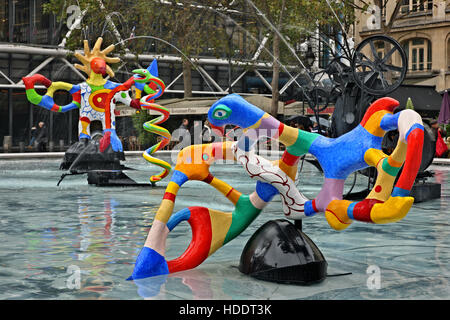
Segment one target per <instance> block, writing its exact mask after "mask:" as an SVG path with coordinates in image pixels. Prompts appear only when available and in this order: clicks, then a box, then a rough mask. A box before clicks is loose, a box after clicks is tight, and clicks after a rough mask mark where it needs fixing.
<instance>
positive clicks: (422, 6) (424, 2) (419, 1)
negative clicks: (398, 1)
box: [400, 0, 433, 14]
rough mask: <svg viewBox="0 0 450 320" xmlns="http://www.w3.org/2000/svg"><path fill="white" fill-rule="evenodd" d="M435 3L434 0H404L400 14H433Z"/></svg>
mask: <svg viewBox="0 0 450 320" xmlns="http://www.w3.org/2000/svg"><path fill="white" fill-rule="evenodd" d="M432 11H433V1H432V0H402V6H401V7H400V12H401V13H402V14H405V13H410V12H411V13H414V12H432Z"/></svg>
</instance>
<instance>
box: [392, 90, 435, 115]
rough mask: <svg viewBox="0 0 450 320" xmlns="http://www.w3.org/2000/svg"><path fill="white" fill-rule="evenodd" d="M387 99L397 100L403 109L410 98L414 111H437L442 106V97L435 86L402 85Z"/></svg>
mask: <svg viewBox="0 0 450 320" xmlns="http://www.w3.org/2000/svg"><path fill="white" fill-rule="evenodd" d="M388 97H391V98H394V99H396V100H398V101H399V102H400V106H401V107H405V106H406V101H408V98H411V100H412V103H413V105H414V110H416V111H439V110H440V109H441V104H442V96H441V95H440V94H439V93H438V92H437V91H436V87H435V86H425V85H412V84H402V85H401V86H400V87H398V88H397V89H396V90H395V91H393V92H391V93H390V94H388Z"/></svg>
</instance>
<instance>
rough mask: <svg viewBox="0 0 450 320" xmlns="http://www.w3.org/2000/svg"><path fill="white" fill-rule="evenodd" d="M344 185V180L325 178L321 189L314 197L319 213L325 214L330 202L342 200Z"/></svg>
mask: <svg viewBox="0 0 450 320" xmlns="http://www.w3.org/2000/svg"><path fill="white" fill-rule="evenodd" d="M344 183H345V180H344V179H330V178H325V181H324V183H323V186H322V189H321V190H320V192H319V194H318V195H317V197H316V208H317V210H318V211H319V212H325V209H326V208H327V206H328V204H329V203H330V202H331V201H332V200H342V193H343V192H344Z"/></svg>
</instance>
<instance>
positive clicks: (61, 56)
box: [0, 37, 301, 95]
mask: <svg viewBox="0 0 450 320" xmlns="http://www.w3.org/2000/svg"><path fill="white" fill-rule="evenodd" d="M63 42H64V41H63ZM266 42H267V37H266V38H265V39H264V40H263V41H262V42H261V44H260V47H259V48H258V49H257V50H256V52H255V54H254V56H253V58H252V59H251V60H250V61H247V62H243V61H238V60H231V61H228V60H226V59H217V58H209V57H200V58H196V59H192V60H191V61H192V62H193V64H194V66H195V68H196V70H197V71H198V72H199V73H200V75H201V76H202V78H203V80H204V81H205V82H207V86H208V87H209V88H210V89H214V90H200V91H199V90H197V91H193V93H194V94H205V95H226V94H228V93H229V89H230V88H228V87H227V88H224V87H222V86H221V85H219V84H218V82H217V81H216V80H215V79H214V77H213V76H211V75H210V74H209V73H208V72H207V71H206V70H205V67H207V66H224V67H231V66H233V67H235V68H236V67H237V68H240V69H241V71H240V72H239V73H238V75H237V76H236V77H234V78H233V79H231V87H232V88H231V89H233V87H234V86H235V85H236V84H237V83H238V82H239V81H240V80H241V79H242V78H243V77H244V76H245V75H246V74H247V73H248V72H249V71H250V70H252V71H253V72H254V73H255V75H256V76H257V77H259V78H260V79H261V81H262V82H263V83H264V85H265V86H266V87H267V89H268V90H269V91H270V92H271V91H272V87H271V85H270V84H269V83H268V81H267V80H266V79H265V77H264V76H263V75H262V74H261V72H262V71H269V70H271V68H272V63H267V62H259V61H258V58H259V56H260V54H261V52H262V49H263V48H264V46H265V45H266ZM62 44H63V43H62ZM77 52H78V50H77ZM79 52H81V51H79ZM0 53H7V54H29V55H41V56H47V57H48V58H46V59H45V60H43V61H42V62H41V63H40V64H39V65H38V66H37V67H36V68H34V69H33V70H32V71H30V72H29V73H28V74H27V75H26V76H31V75H33V74H35V73H38V72H39V71H40V70H42V69H43V68H44V67H46V66H47V65H48V64H49V63H51V62H52V61H55V60H60V61H62V62H64V66H63V67H66V66H67V67H69V68H70V69H71V70H72V71H73V72H74V73H75V74H77V75H78V76H79V77H80V78H81V79H83V80H85V79H86V77H85V76H84V75H83V74H82V73H81V72H79V71H78V70H77V69H76V68H75V67H74V66H73V65H72V64H71V63H70V62H69V61H68V60H67V56H68V55H69V54H73V52H72V51H70V50H67V49H65V48H64V47H54V48H44V47H35V46H27V45H22V44H6V43H3V44H0ZM120 58H121V59H122V60H124V61H136V58H137V59H138V61H139V62H142V61H152V60H153V59H157V60H158V61H160V62H168V63H175V64H178V63H179V64H181V63H182V59H181V57H179V56H176V55H167V54H164V55H157V54H140V55H138V56H137V57H136V55H134V54H132V53H129V52H128V53H125V54H124V55H122V56H120ZM125 65H126V63H123V64H122V65H121V66H119V68H118V71H119V70H121V69H122V68H123V67H124V66H125ZM248 66H251V67H250V68H247V67H248ZM61 68H62V67H61ZM287 68H288V69H291V70H292V69H294V68H295V67H293V66H287ZM58 71H60V70H58V69H55V70H54V72H58ZM182 75H183V73H182V72H181V73H179V74H178V75H176V76H175V77H174V78H173V79H171V82H170V83H169V84H168V85H167V87H166V92H167V93H183V90H175V89H171V88H172V87H173V86H174V84H175V83H176V82H177V80H179V79H180V78H181V77H182ZM300 75H301V73H297V74H296V75H295V76H290V79H289V81H288V82H287V83H286V84H285V85H284V86H283V88H282V89H281V90H280V94H282V93H283V92H285V91H286V89H288V88H289V87H290V86H291V85H293V84H294V83H295V80H296V79H297V78H298V77H299V76H300ZM0 77H3V78H4V79H6V80H7V82H8V83H2V84H0V88H2V89H24V88H25V86H24V85H23V83H22V80H20V81H18V82H14V81H13V80H12V79H11V78H10V77H8V76H7V75H6V74H5V73H4V72H2V71H1V70H0ZM36 88H44V87H43V86H36ZM238 93H239V94H242V95H249V94H251V93H247V92H238Z"/></svg>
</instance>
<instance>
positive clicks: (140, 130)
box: [131, 111, 157, 148]
mask: <svg viewBox="0 0 450 320" xmlns="http://www.w3.org/2000/svg"><path fill="white" fill-rule="evenodd" d="M131 118H132V120H133V126H134V128H135V129H136V132H137V134H138V136H137V138H138V140H139V143H140V144H141V145H142V146H143V147H144V148H149V147H151V146H152V145H154V144H156V142H157V140H156V137H157V135H156V134H153V133H150V132H148V131H146V130H145V129H144V127H143V125H144V123H145V122H147V121H150V120H151V119H152V118H153V116H151V115H149V114H148V113H147V112H146V111H140V112H139V113H135V114H133V115H132V117H131Z"/></svg>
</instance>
